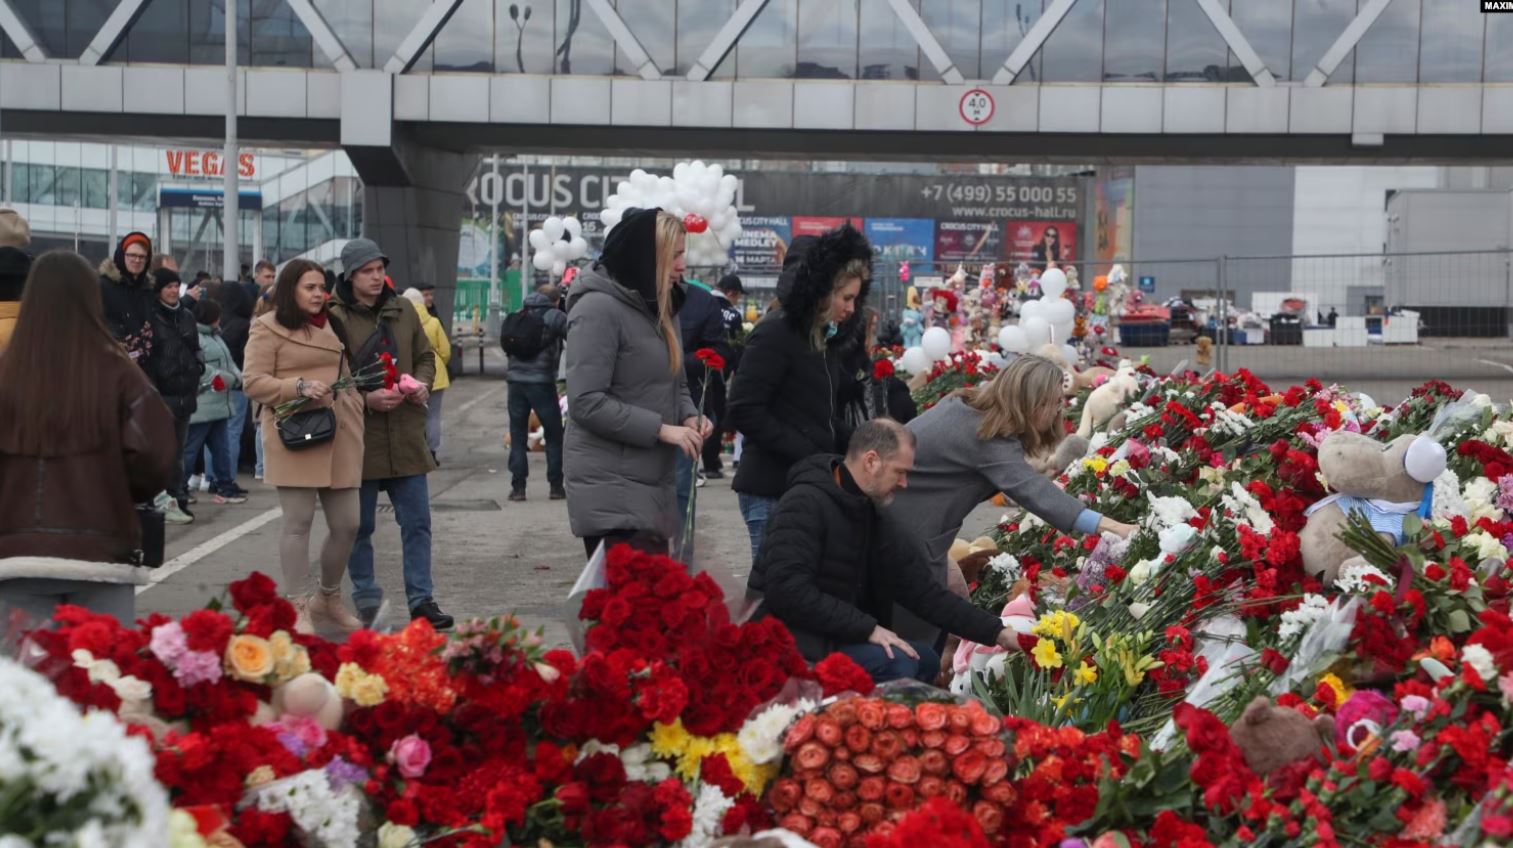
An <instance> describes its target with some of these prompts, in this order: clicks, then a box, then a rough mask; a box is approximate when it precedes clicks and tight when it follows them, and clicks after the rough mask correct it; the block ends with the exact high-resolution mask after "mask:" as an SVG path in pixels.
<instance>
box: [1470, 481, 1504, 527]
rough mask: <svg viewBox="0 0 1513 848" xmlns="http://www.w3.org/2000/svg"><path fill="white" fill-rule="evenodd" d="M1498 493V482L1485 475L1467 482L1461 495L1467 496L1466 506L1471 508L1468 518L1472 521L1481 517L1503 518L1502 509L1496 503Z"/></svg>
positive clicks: (1495, 519)
mask: <svg viewBox="0 0 1513 848" xmlns="http://www.w3.org/2000/svg"><path fill="white" fill-rule="evenodd" d="M1498 494H1499V490H1498V487H1497V484H1496V483H1494V482H1492V481H1491V480H1488V479H1487V478H1485V477H1477V478H1476V479H1475V480H1472V481H1471V482H1469V483H1467V484H1466V487H1465V489H1463V490H1462V492H1461V497H1463V498H1465V501H1466V507H1467V509H1469V510H1470V515H1469V516H1467V520H1468V521H1471V522H1472V523H1475V522H1476V521H1477V520H1478V519H1481V518H1490V519H1492V520H1493V521H1500V520H1502V510H1500V509H1498V508H1497V504H1496V501H1497V496H1498Z"/></svg>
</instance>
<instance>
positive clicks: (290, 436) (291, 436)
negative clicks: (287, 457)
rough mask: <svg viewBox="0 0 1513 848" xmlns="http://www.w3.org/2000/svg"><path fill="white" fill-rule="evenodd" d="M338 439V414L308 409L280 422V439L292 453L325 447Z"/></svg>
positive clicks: (281, 419)
mask: <svg viewBox="0 0 1513 848" xmlns="http://www.w3.org/2000/svg"><path fill="white" fill-rule="evenodd" d="M335 437H336V413H335V412H332V411H331V410H330V409H307V410H304V411H302V412H296V413H294V414H293V415H290V416H288V417H287V418H280V419H279V420H278V438H279V441H280V442H283V444H284V447H285V448H288V449H289V450H292V451H297V450H304V449H305V448H313V447H315V446H316V445H323V444H325V443H326V442H329V441H331V440H332V439H333V438H335Z"/></svg>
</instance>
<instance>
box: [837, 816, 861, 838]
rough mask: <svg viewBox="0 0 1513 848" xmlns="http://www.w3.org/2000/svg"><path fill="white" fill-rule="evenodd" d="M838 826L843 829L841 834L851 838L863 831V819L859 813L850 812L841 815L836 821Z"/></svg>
mask: <svg viewBox="0 0 1513 848" xmlns="http://www.w3.org/2000/svg"><path fill="white" fill-rule="evenodd" d="M836 826H837V827H839V828H840V829H841V833H844V834H846V835H848V836H849V835H850V834H853V833H856V832H857V831H858V830H861V829H862V817H861V815H860V814H858V813H853V812H849V811H847V812H844V813H841V814H840V816H839V817H838V818H837V819H836Z"/></svg>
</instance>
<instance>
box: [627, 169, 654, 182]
mask: <svg viewBox="0 0 1513 848" xmlns="http://www.w3.org/2000/svg"><path fill="white" fill-rule="evenodd" d="M649 176H651V175H650V174H648V173H646V172H645V171H643V170H641V169H640V168H637V169H635V170H634V171H631V172H630V181H631V182H633V183H644V182H646V178H647V177H649Z"/></svg>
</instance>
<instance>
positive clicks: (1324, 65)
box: [1303, 0, 1392, 88]
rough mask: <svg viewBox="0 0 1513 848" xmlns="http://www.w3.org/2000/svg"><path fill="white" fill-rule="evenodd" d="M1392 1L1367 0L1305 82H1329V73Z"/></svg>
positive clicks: (1309, 73)
mask: <svg viewBox="0 0 1513 848" xmlns="http://www.w3.org/2000/svg"><path fill="white" fill-rule="evenodd" d="M1391 2H1392V0H1367V3H1366V7H1365V8H1364V9H1361V11H1360V14H1358V15H1356V16H1355V19H1354V20H1352V21H1351V22H1350V23H1349V24H1347V25H1346V26H1345V31H1344V32H1342V33H1340V37H1339V38H1336V39H1335V40H1334V43H1333V44H1331V45H1329V49H1328V50H1325V51H1324V55H1323V56H1321V57H1319V63H1318V64H1317V65H1315V66H1314V68H1313V70H1311V71H1309V72H1308V78H1307V79H1305V80H1304V81H1303V84H1304V85H1311V86H1313V87H1314V88H1318V87H1319V86H1322V85H1323V84H1324V83H1325V82H1327V81H1328V80H1329V75H1330V74H1332V73H1334V69H1335V68H1338V67H1339V66H1340V63H1341V62H1343V61H1345V57H1346V56H1348V55H1350V51H1352V50H1354V49H1355V46H1356V45H1357V44H1359V43H1360V41H1361V37H1362V36H1364V35H1365V34H1366V30H1368V29H1371V25H1372V24H1375V23H1376V21H1377V18H1380V17H1381V16H1382V13H1383V12H1385V11H1387V4H1389V3H1391Z"/></svg>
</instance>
